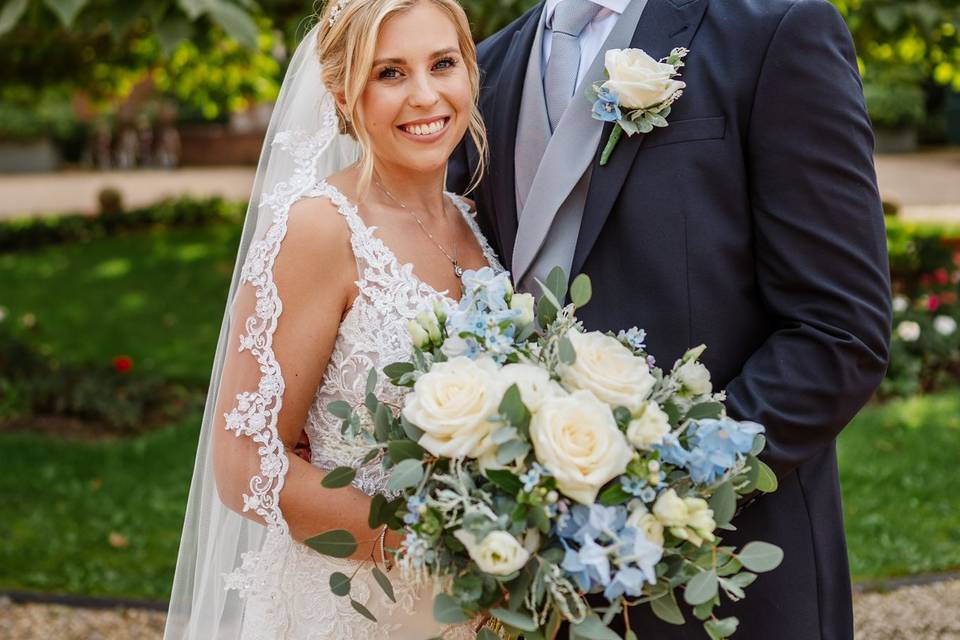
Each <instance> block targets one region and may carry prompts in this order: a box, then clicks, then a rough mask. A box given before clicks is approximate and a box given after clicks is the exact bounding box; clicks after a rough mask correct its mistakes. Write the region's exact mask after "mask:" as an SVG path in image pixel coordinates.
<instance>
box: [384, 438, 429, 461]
mask: <svg viewBox="0 0 960 640" xmlns="http://www.w3.org/2000/svg"><path fill="white" fill-rule="evenodd" d="M387 451H389V452H390V459H391V460H393V461H394V462H401V461H403V460H408V459H410V460H423V455H424V454H425V453H426V450H424V448H423V447H421V446H420V445H418V444H417V443H416V442H410V441H409V440H391V441H390V444H388V445H387Z"/></svg>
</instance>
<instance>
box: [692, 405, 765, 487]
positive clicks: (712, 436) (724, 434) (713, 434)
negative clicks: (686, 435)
mask: <svg viewBox="0 0 960 640" xmlns="http://www.w3.org/2000/svg"><path fill="white" fill-rule="evenodd" d="M760 433H763V427H762V426H760V425H759V424H757V423H755V422H735V421H733V420H699V421H697V422H696V429H695V430H694V431H693V433H692V435H691V436H690V445H691V447H692V450H691V451H690V457H689V461H688V463H687V468H688V470H689V471H690V477H691V478H692V479H693V481H694V482H696V483H697V484H713V483H714V482H716V481H717V478H719V477H720V476H722V475H723V474H724V473H726V472H727V471H728V470H730V469H732V468H733V467H734V465H736V464H737V460H738V458H739V456H740V455H743V454H746V453H749V452H750V449H752V448H753V440H754V437H755V436H756V435H757V434H760Z"/></svg>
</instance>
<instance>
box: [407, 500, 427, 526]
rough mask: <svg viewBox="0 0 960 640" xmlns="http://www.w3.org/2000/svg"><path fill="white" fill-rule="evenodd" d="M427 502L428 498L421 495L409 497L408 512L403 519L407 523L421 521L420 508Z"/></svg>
mask: <svg viewBox="0 0 960 640" xmlns="http://www.w3.org/2000/svg"><path fill="white" fill-rule="evenodd" d="M426 504H427V500H426V498H423V497H421V496H412V497H410V498H408V499H407V513H406V514H404V516H403V521H404V522H405V523H407V524H417V523H418V522H420V508H421V507H423V506H425V505H426Z"/></svg>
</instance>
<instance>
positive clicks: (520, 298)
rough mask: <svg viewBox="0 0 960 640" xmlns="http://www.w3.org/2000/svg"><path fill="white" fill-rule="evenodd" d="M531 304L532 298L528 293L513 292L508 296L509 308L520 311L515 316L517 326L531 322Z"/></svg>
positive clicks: (532, 302) (523, 325)
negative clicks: (518, 315) (516, 316)
mask: <svg viewBox="0 0 960 640" xmlns="http://www.w3.org/2000/svg"><path fill="white" fill-rule="evenodd" d="M533 304H534V298H533V296H532V295H530V294H529V293H515V294H513V297H512V298H510V308H511V309H512V310H514V311H518V310H519V311H520V317H518V318H517V324H518V325H519V326H521V327H525V326H527V325H528V324H530V323H531V322H533Z"/></svg>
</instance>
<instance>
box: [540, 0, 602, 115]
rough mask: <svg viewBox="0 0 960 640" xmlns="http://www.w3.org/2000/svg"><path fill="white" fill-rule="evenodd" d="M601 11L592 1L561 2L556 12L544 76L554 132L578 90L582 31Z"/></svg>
mask: <svg viewBox="0 0 960 640" xmlns="http://www.w3.org/2000/svg"><path fill="white" fill-rule="evenodd" d="M598 11H600V5H598V4H595V3H593V2H591V1H590V0H561V2H560V3H559V4H558V5H557V6H556V8H555V9H554V10H553V22H552V24H551V25H550V30H551V31H552V32H553V36H552V37H551V39H550V58H548V59H547V69H546V72H545V73H544V74H543V93H544V96H546V99H547V116H548V117H549V119H550V130H551V131H554V130H556V128H557V124H558V123H559V122H560V118H561V117H562V116H563V112H564V111H566V109H567V105H569V104H570V99H571V98H572V97H573V92H574V91H576V89H577V73H578V71H579V70H580V32H581V31H583V28H584V27H586V26H587V24H589V23H590V21H591V20H593V17H594V16H595V15H597V12H598Z"/></svg>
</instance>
